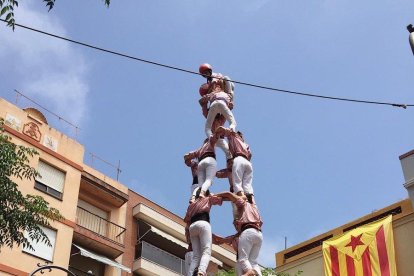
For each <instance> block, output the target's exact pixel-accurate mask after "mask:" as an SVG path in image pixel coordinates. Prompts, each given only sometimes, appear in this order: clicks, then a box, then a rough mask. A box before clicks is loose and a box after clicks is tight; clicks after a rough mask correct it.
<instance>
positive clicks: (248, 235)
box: [184, 63, 263, 276]
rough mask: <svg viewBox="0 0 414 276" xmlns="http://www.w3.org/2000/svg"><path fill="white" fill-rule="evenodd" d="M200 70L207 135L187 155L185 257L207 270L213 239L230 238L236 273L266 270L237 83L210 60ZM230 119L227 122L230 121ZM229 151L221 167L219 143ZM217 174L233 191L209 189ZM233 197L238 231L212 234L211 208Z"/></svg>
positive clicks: (196, 270)
mask: <svg viewBox="0 0 414 276" xmlns="http://www.w3.org/2000/svg"><path fill="white" fill-rule="evenodd" d="M199 72H200V74H201V75H202V76H203V77H204V78H206V80H207V81H206V83H204V84H202V85H201V86H200V90H199V92H200V96H201V99H200V100H199V103H200V105H201V109H202V113H203V115H204V117H205V118H206V124H205V133H206V136H207V138H206V139H205V140H204V142H203V144H202V146H201V147H200V148H199V149H197V150H194V151H191V152H189V153H187V154H186V155H184V162H185V164H186V165H187V166H189V167H190V168H191V172H192V176H193V182H192V186H191V197H190V200H189V206H188V209H187V213H186V215H185V218H184V221H185V222H186V223H187V226H186V237H187V242H188V243H189V248H188V250H187V253H186V256H185V259H186V260H185V261H186V273H187V274H186V275H187V276H205V275H206V273H207V266H208V264H209V262H210V258H211V247H212V243H215V244H222V243H227V244H230V245H232V246H233V248H234V250H235V251H236V252H237V264H236V273H237V275H243V276H250V275H262V274H261V271H260V267H259V265H258V263H257V257H258V255H259V252H260V248H261V245H262V241H263V236H262V232H261V226H262V224H263V222H262V220H261V217H260V214H259V210H258V208H257V205H256V202H255V199H254V193H253V186H252V181H253V167H252V164H251V162H250V159H251V157H252V154H251V152H250V148H249V146H248V144H247V143H246V142H245V141H244V138H243V134H242V133H241V132H240V131H237V130H236V126H237V123H236V119H235V118H234V115H233V112H232V109H233V107H234V106H233V99H234V84H233V83H232V82H231V80H230V78H229V77H227V76H223V75H222V74H220V73H214V72H213V68H212V67H211V65H210V64H207V63H204V64H201V65H200V68H199ZM226 122H228V127H225V124H226ZM217 147H218V148H220V149H221V150H223V152H224V154H225V156H226V159H227V160H226V161H227V162H226V164H227V166H226V168H224V169H222V170H220V171H217V161H216V148H217ZM214 177H219V178H228V180H229V184H230V189H229V190H230V191H226V192H220V193H217V194H214V195H213V194H212V193H210V187H211V185H212V183H213V180H214ZM223 201H230V202H231V203H232V207H233V225H234V227H235V228H236V231H237V233H236V234H234V235H232V236H228V237H226V238H222V237H219V236H216V235H213V234H212V232H211V225H210V209H211V206H213V205H222V202H223Z"/></svg>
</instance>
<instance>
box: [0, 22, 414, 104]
mask: <svg viewBox="0 0 414 276" xmlns="http://www.w3.org/2000/svg"><path fill="white" fill-rule="evenodd" d="M0 20H1V21H3V22H7V21H6V20H4V19H0ZM15 26H18V27H21V28H23V29H27V30H31V31H34V32H37V33H41V34H44V35H47V36H51V37H54V38H58V39H61V40H65V41H68V42H71V43H74V44H78V45H82V46H85V47H88V48H91V49H94V50H98V51H102V52H106V53H109V54H113V55H117V56H121V57H124V58H128V59H132V60H136V61H140V62H144V63H148V64H152V65H156V66H160V67H164V68H168V69H172V70H176V71H181V72H184V73H189V74H193V75H200V76H203V75H202V74H199V73H198V72H194V71H191V70H187V69H183V68H179V67H175V66H171V65H167V64H162V63H159V62H154V61H151V60H147V59H142V58H138V57H134V56H130V55H126V54H123V53H119V52H115V51H112V50H108V49H104V48H100V47H97V46H94V45H90V44H87V43H83V42H80V41H76V40H73V39H69V38H66V37H62V36H58V35H55V34H52V33H48V32H45V31H41V30H38V29H35V28H31V27H28V26H24V25H21V24H17V23H16V24H15ZM232 82H233V83H237V84H241V85H245V86H250V87H255V88H260V89H265V90H271V91H276V92H281V93H287V94H293V95H298V96H306V97H313V98H320V99H326V100H336V101H346V102H354V103H364V104H376V105H388V106H394V107H402V108H404V109H406V108H407V107H412V106H414V104H401V103H391V102H380V101H369V100H357V99H349V98H341V97H331V96H324V95H318V94H311V93H304V92H298V91H292V90H286V89H279V88H273V87H269V86H264V85H258V84H252V83H247V82H242V81H236V80H232Z"/></svg>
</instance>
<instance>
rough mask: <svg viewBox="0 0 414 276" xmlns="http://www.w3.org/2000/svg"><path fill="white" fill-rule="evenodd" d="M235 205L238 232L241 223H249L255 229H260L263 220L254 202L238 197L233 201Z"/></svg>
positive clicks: (240, 228) (241, 225)
mask: <svg viewBox="0 0 414 276" xmlns="http://www.w3.org/2000/svg"><path fill="white" fill-rule="evenodd" d="M235 204H236V206H237V212H238V219H237V221H236V228H237V231H238V232H239V233H240V232H241V230H242V227H243V225H245V224H251V225H253V226H254V227H255V228H257V229H259V230H260V229H261V227H262V224H263V221H262V219H261V217H260V214H259V210H258V209H257V206H256V204H251V203H249V202H248V201H246V200H244V199H241V198H239V199H238V200H237V201H236V202H235Z"/></svg>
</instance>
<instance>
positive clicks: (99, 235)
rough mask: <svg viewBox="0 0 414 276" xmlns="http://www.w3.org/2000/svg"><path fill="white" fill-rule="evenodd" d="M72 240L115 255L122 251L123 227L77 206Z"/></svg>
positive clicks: (100, 251)
mask: <svg viewBox="0 0 414 276" xmlns="http://www.w3.org/2000/svg"><path fill="white" fill-rule="evenodd" d="M76 224H77V225H76V228H75V232H74V237H73V240H74V241H75V242H77V243H78V244H79V245H83V246H86V247H89V248H94V249H95V250H96V252H98V253H102V254H104V255H106V256H108V257H113V258H115V257H117V256H119V255H120V254H122V253H123V251H124V245H123V244H124V236H125V230H126V229H125V228H124V227H122V226H119V225H117V224H115V223H113V222H110V221H108V220H106V219H104V218H101V217H99V216H97V215H95V214H93V213H91V212H89V211H88V210H86V209H84V208H82V207H79V206H78V207H77V210H76Z"/></svg>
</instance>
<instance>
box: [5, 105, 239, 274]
mask: <svg viewBox="0 0 414 276" xmlns="http://www.w3.org/2000/svg"><path fill="white" fill-rule="evenodd" d="M0 117H1V118H3V119H4V120H5V131H6V133H7V134H8V135H9V136H10V137H12V142H13V143H15V144H18V145H24V146H27V147H33V148H36V149H37V151H38V152H39V155H37V156H35V157H34V158H33V159H32V160H31V161H30V165H31V166H33V167H35V168H37V170H38V171H39V172H40V174H41V176H42V177H38V178H36V180H35V181H28V180H23V181H18V185H19V189H20V190H21V191H22V192H23V194H34V195H40V196H42V197H43V198H45V200H46V201H48V202H49V203H50V206H51V207H54V208H57V209H58V210H59V211H60V212H61V213H62V215H63V216H64V217H65V219H64V220H62V221H57V222H53V223H51V227H50V228H45V227H44V231H45V233H46V234H47V235H48V237H49V239H50V240H51V243H52V245H53V246H52V247H47V246H46V245H44V244H43V243H36V244H33V247H34V249H35V250H34V251H30V250H28V249H23V248H22V247H16V246H15V247H14V248H13V249H9V248H7V247H3V248H2V249H1V251H0V275H19V276H20V275H29V274H30V273H31V272H32V271H34V270H35V269H36V268H38V265H44V264H46V263H48V264H50V265H55V266H59V267H63V268H65V269H69V270H70V271H71V272H72V273H74V274H75V275H78V276H83V275H96V276H121V275H122V276H126V275H163V276H164V275H166V276H168V275H184V265H183V264H184V255H185V250H186V248H187V243H186V240H185V236H184V226H185V225H184V222H183V220H182V218H181V217H179V216H177V215H175V214H173V213H172V212H170V211H168V210H167V209H165V208H163V207H161V206H159V205H158V204H156V203H154V202H152V201H151V200H149V199H147V198H145V197H143V196H141V195H139V194H137V193H136V192H134V191H132V190H129V189H128V187H127V186H125V185H123V184H121V183H119V182H118V181H116V180H114V179H111V178H110V177H108V176H106V175H105V174H103V173H101V172H99V171H97V170H95V169H93V168H91V167H89V166H87V165H86V164H85V163H84V161H83V160H84V151H85V149H84V147H83V145H81V144H80V143H78V142H77V141H75V140H74V139H71V138H69V137H67V136H66V135H64V134H63V133H61V132H59V131H57V130H56V129H54V128H52V127H51V126H49V125H48V123H47V119H46V118H45V116H44V115H43V114H42V113H41V112H40V111H39V110H37V109H34V108H27V109H20V108H19V107H17V106H15V105H13V104H11V103H9V102H7V101H6V100H4V99H2V98H0ZM212 251H213V252H212V260H211V262H210V265H209V270H208V271H209V272H210V273H211V274H213V273H215V272H217V270H218V269H228V268H231V267H234V265H235V261H236V256H235V254H234V252H233V250H232V249H231V248H229V247H226V246H215V245H214V246H213V250H212ZM47 273H48V271H46V272H45V275H47ZM50 273H52V274H50ZM36 275H40V272H38V273H37V274H36ZM49 275H57V276H59V275H67V274H66V273H65V272H63V271H59V270H56V269H55V270H53V272H49Z"/></svg>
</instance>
